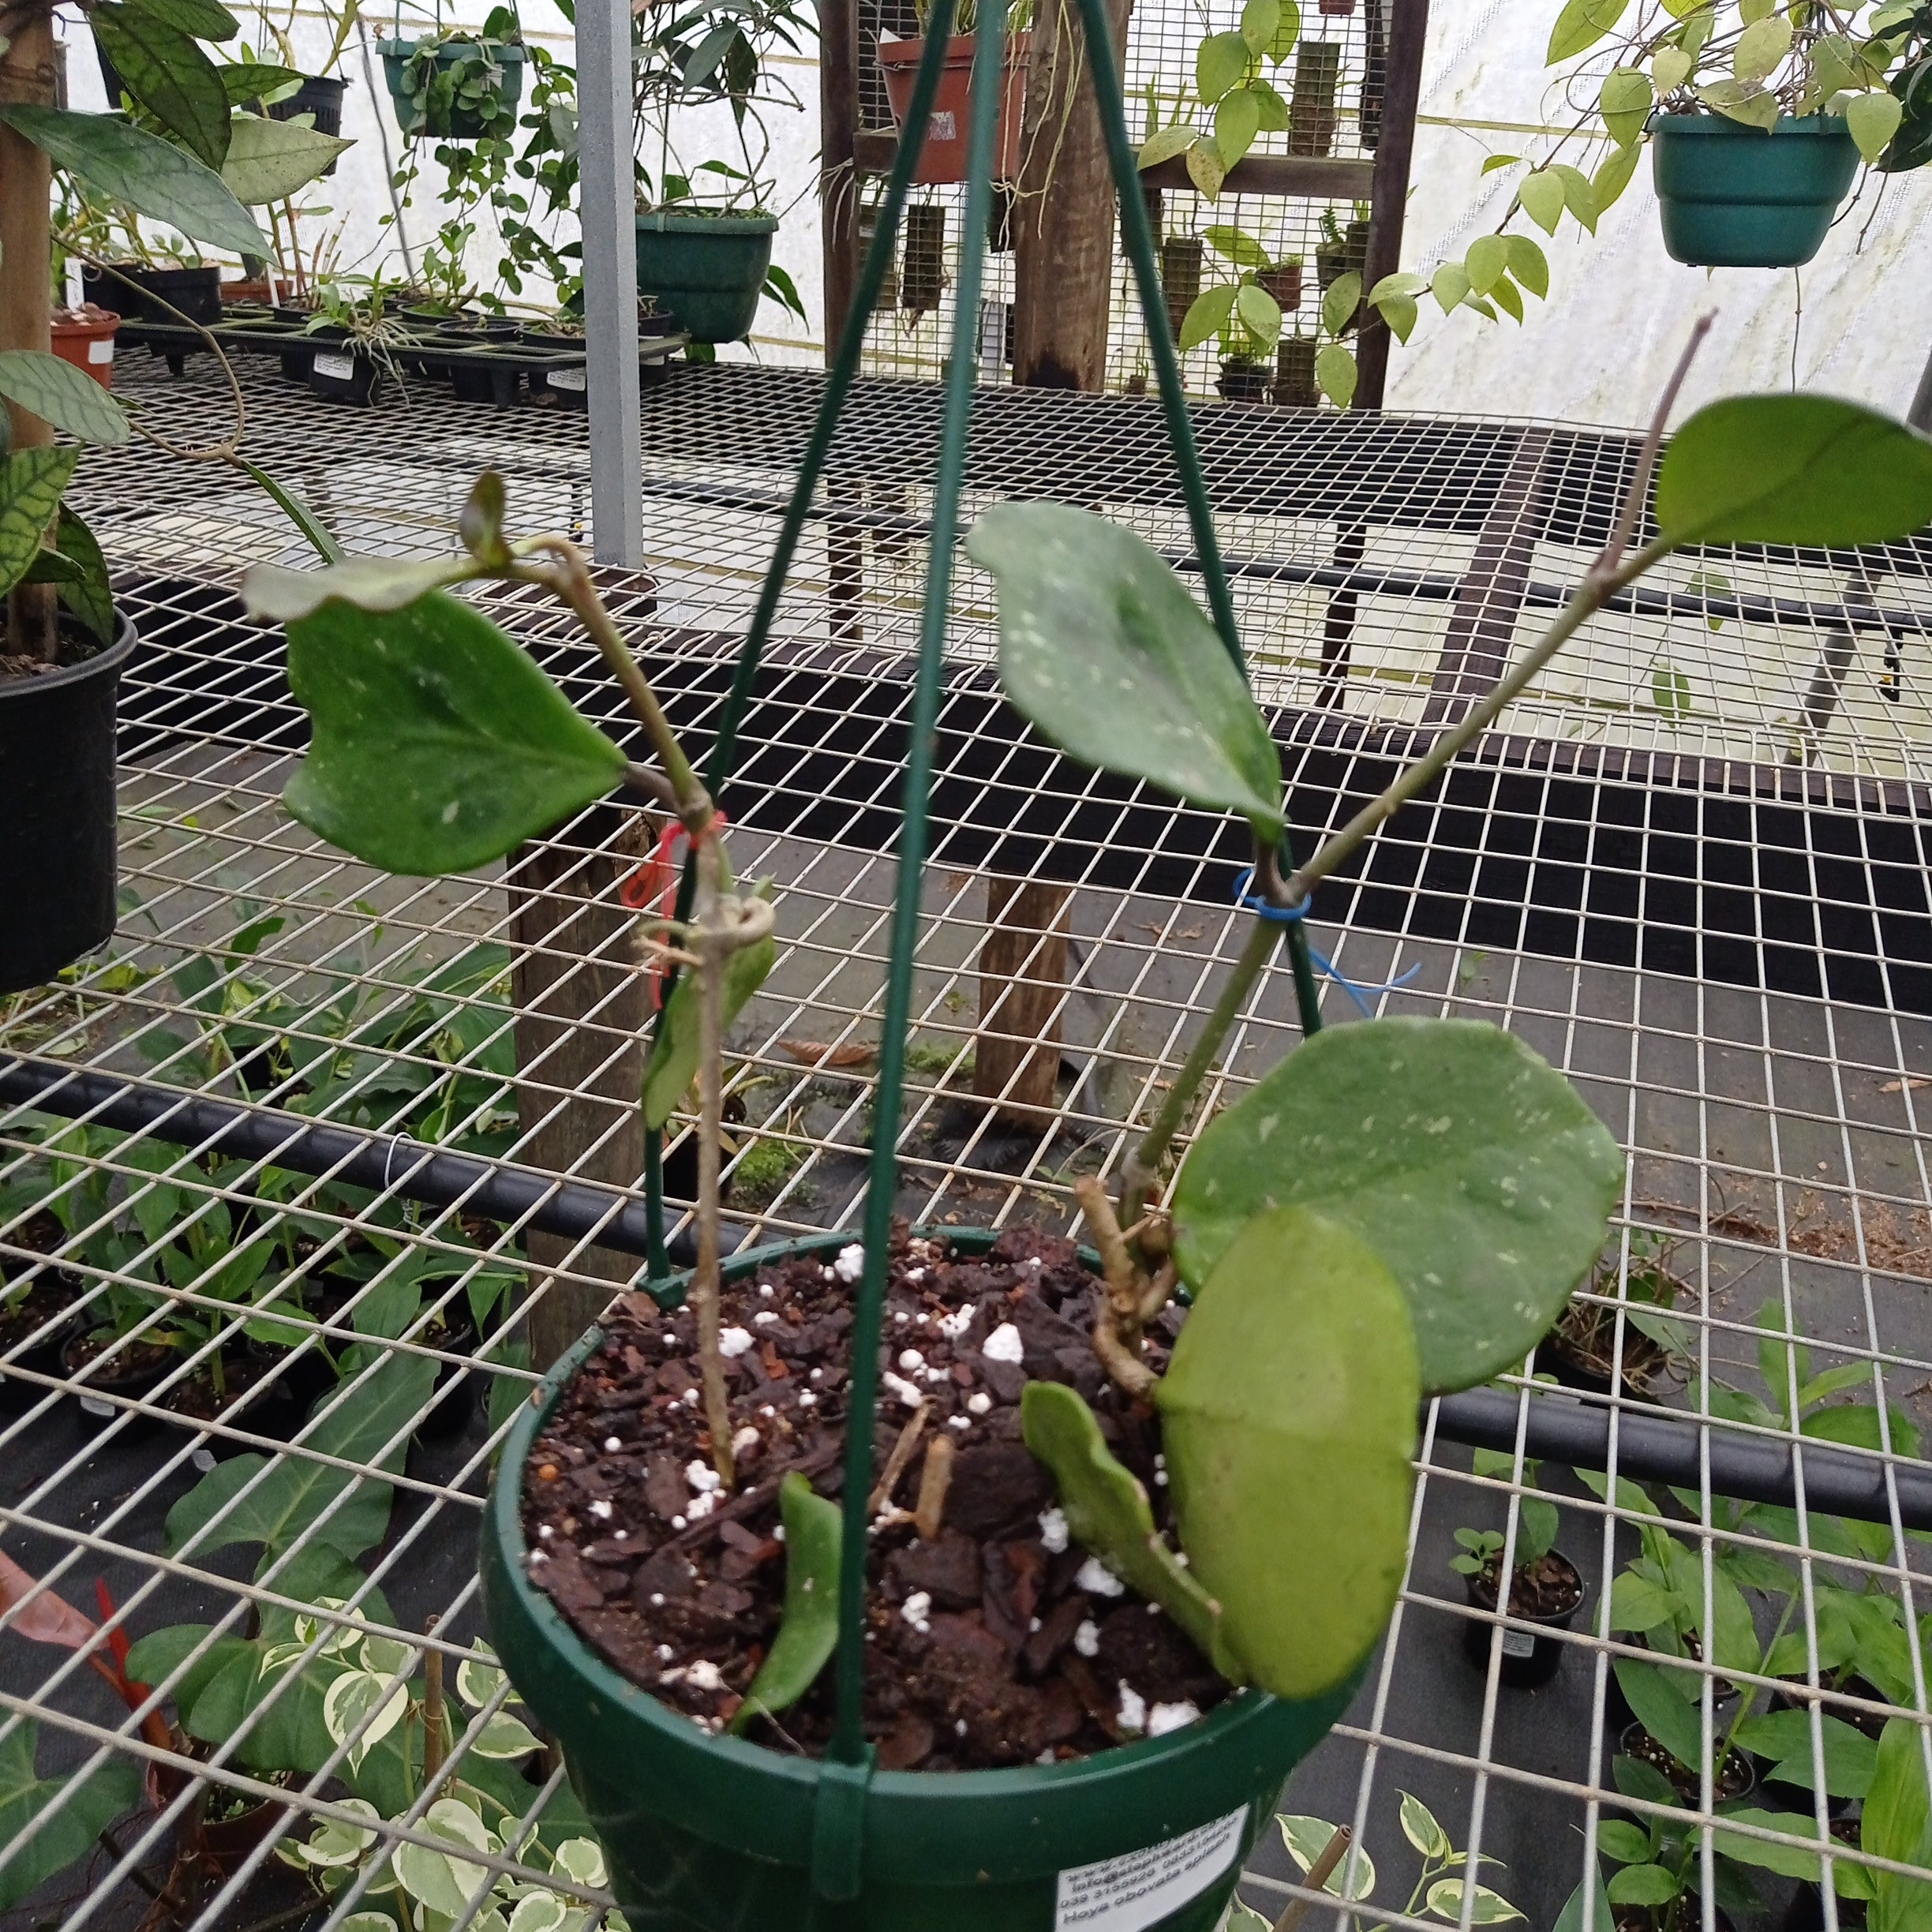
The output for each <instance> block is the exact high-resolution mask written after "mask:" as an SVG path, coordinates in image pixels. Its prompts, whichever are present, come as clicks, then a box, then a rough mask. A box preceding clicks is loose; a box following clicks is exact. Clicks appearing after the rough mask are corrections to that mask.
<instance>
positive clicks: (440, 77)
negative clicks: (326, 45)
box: [376, 39, 523, 140]
mask: <svg viewBox="0 0 1932 1932" xmlns="http://www.w3.org/2000/svg"><path fill="white" fill-rule="evenodd" d="M421 45H422V43H421V41H420V40H402V39H381V40H378V41H377V42H376V52H377V53H378V54H380V55H381V56H382V63H383V73H384V77H385V78H386V79H387V80H388V83H389V99H390V101H391V104H392V105H393V106H394V107H395V118H396V126H397V127H398V128H399V129H400V130H401V132H402V138H403V139H404V140H416V139H417V137H419V136H424V135H426V136H428V137H429V138H430V139H431V140H480V139H481V137H483V136H484V135H485V134H509V133H513V132H514V131H515V127H516V110H517V103H518V102H519V101H520V100H521V99H522V98H523V50H522V48H521V47H519V46H518V45H517V44H516V43H515V41H499V42H495V43H492V44H491V47H490V50H489V51H490V57H491V58H492V59H493V60H494V61H495V62H496V65H497V66H498V68H499V69H500V70H501V72H502V75H503V78H502V80H501V81H500V83H499V84H498V85H497V87H496V89H495V91H494V92H483V93H481V94H471V95H466V94H465V93H464V92H463V91H462V84H461V82H460V80H457V79H455V77H456V75H457V70H458V69H459V68H460V67H461V66H462V65H463V64H464V63H465V62H467V61H469V60H470V58H471V57H472V56H474V54H476V52H477V45H478V43H477V42H475V41H474V40H446V41H444V42H443V43H442V44H441V45H440V46H439V47H437V48H436V54H435V58H436V76H435V78H434V79H432V80H431V82H430V84H429V88H428V90H427V93H426V95H425V97H424V99H422V100H421V102H420V103H419V101H418V99H417V94H416V92H415V91H414V88H412V87H411V85H410V80H411V75H410V67H411V66H412V64H413V63H414V61H415V58H416V54H417V49H418V48H419V47H421ZM452 81H454V83H455V84H452Z"/></svg>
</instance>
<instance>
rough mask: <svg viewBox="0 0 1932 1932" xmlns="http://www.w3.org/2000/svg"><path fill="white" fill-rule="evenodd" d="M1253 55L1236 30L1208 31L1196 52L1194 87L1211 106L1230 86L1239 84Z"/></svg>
mask: <svg viewBox="0 0 1932 1932" xmlns="http://www.w3.org/2000/svg"><path fill="white" fill-rule="evenodd" d="M1251 58H1252V56H1251V54H1249V50H1248V43H1247V42H1246V41H1245V40H1244V39H1242V38H1241V36H1240V35H1239V34H1237V33H1218V34H1209V35H1208V36H1207V38H1206V39H1204V40H1203V41H1202V42H1201V43H1200V46H1199V47H1196V49H1195V51H1194V88H1195V92H1196V93H1197V94H1199V95H1200V98H1201V104H1202V105H1203V106H1204V107H1212V106H1213V105H1214V104H1215V102H1216V101H1218V100H1219V99H1220V98H1221V97H1222V95H1224V94H1225V93H1226V92H1227V91H1228V90H1229V88H1233V87H1238V86H1239V85H1240V84H1241V76H1242V75H1243V74H1245V73H1246V72H1247V71H1248V62H1249V60H1250V59H1251Z"/></svg>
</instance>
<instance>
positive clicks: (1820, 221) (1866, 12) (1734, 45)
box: [1520, 0, 1926, 268]
mask: <svg viewBox="0 0 1932 1932" xmlns="http://www.w3.org/2000/svg"><path fill="white" fill-rule="evenodd" d="M1925 41H1926V36H1925V27H1924V23H1923V20H1922V18H1921V17H1920V15H1919V9H1917V8H1916V7H1915V6H1914V5H1912V4H1911V3H1910V0H1876V3H1875V4H1872V5H1870V6H1866V5H1864V4H1861V5H1859V6H1853V7H1850V8H1848V9H1834V10H1833V11H1832V12H1830V13H1816V12H1814V10H1813V9H1810V8H1808V7H1807V6H1803V4H1802V3H1801V0H1793V3H1792V4H1789V5H1776V4H1774V5H1772V6H1758V5H1755V4H1752V0H1742V3H1740V0H1722V4H1720V5H1718V6H1714V7H1701V8H1698V9H1694V10H1692V11H1691V12H1690V13H1687V15H1686V16H1685V17H1683V18H1682V19H1679V18H1677V17H1674V16H1672V15H1669V14H1668V13H1666V14H1662V15H1658V16H1657V17H1652V16H1650V15H1648V14H1645V15H1642V16H1640V17H1638V20H1637V21H1636V22H1635V24H1634V26H1627V25H1625V24H1623V14H1622V13H1621V11H1620V10H1619V13H1617V14H1616V15H1615V16H1612V14H1611V13H1609V12H1608V10H1607V9H1599V8H1593V6H1590V5H1589V4H1588V0H1571V4H1569V5H1567V6H1565V7H1564V8H1563V10H1562V12H1561V13H1560V14H1559V16H1558V17H1557V20H1556V24H1555V26H1554V27H1553V28H1552V31H1551V35H1550V40H1549V46H1548V52H1547V54H1546V57H1545V58H1547V59H1548V61H1549V62H1550V63H1551V64H1552V66H1556V65H1563V64H1566V63H1569V62H1574V61H1576V60H1577V59H1578V57H1579V56H1586V57H1587V58H1586V60H1585V61H1584V62H1583V65H1582V66H1581V67H1579V68H1577V69H1573V75H1572V84H1573V97H1574V95H1578V94H1580V95H1582V98H1583V99H1584V100H1585V101H1587V102H1589V103H1590V104H1591V106H1592V107H1593V112H1592V113H1591V114H1589V122H1588V125H1587V132H1588V133H1589V134H1590V135H1591V136H1593V137H1608V140H1609V141H1610V143H1611V144H1612V159H1611V161H1610V162H1608V163H1605V164H1604V165H1605V167H1610V166H1612V164H1614V165H1615V166H1616V169H1617V171H1618V174H1619V175H1620V177H1621V178H1622V179H1623V180H1627V179H1628V178H1629V174H1630V172H1631V170H1634V168H1635V167H1636V165H1637V163H1638V156H1639V155H1640V153H1641V151H1642V148H1643V147H1644V146H1645V145H1646V144H1648V145H1649V147H1650V148H1651V152H1652V155H1653V162H1654V165H1655V174H1656V181H1657V200H1658V204H1659V208H1660V211H1661V215H1662V219H1663V228H1664V247H1665V248H1666V249H1668V251H1669V253H1671V255H1672V256H1673V257H1675V258H1676V260H1679V261H1682V262H1689V263H1694V264H1698V265H1700V266H1703V267H1713V268H1738V267H1742V268H1791V267H1795V266H1797V265H1799V264H1803V263H1805V262H1807V261H1809V260H1810V259H1811V258H1812V256H1814V255H1815V254H1816V253H1818V249H1819V247H1820V245H1822V242H1823V241H1824V239H1825V234H1826V232H1827V231H1828V230H1829V228H1830V227H1831V223H1832V219H1833V215H1835V214H1836V212H1837V208H1838V206H1839V204H1840V202H1842V201H1843V200H1844V197H1845V193H1846V191H1847V190H1848V189H1849V188H1850V187H1851V185H1852V178H1853V176H1854V174H1855V173H1856V171H1857V169H1858V167H1859V161H1860V159H1861V158H1863V160H1864V161H1865V162H1866V163H1867V164H1868V165H1872V166H1878V167H1886V168H1892V169H1897V168H1902V167H1913V166H1917V165H1920V164H1922V163H1923V160H1924V159H1926V154H1925V153H1924V152H1920V151H1919V146H1918V144H1917V143H1916V142H1915V140H1910V139H1908V140H1906V141H1905V142H1904V144H1903V145H1902V146H1900V148H1897V150H1896V152H1895V146H1894V144H1895V138H1896V137H1898V136H1899V135H1900V129H1901V126H1902V124H1903V122H1904V115H1905V113H1906V103H1907V99H1908V98H1909V97H1910V95H1911V85H1910V81H1909V80H1908V76H1909V75H1911V73H1913V72H1914V71H1915V68H1916V66H1917V64H1918V62H1919V58H1920V57H1921V56H1922V55H1923V49H1924V46H1925ZM1894 80H1896V82H1897V83H1898V84H1899V88H1900V91H1899V92H1893V85H1892V83H1893V81H1894ZM1916 125H1917V123H1915V126H1916ZM1575 174H1576V170H1574V169H1571V170H1567V174H1565V173H1564V172H1563V170H1560V169H1558V168H1556V167H1555V166H1554V164H1553V159H1552V162H1551V163H1545V164H1544V166H1543V167H1541V168H1539V170H1537V172H1535V173H1534V174H1531V175H1530V176H1529V178H1527V180H1526V182H1525V183H1524V184H1523V188H1522V190H1521V191H1520V192H1521V193H1522V198H1523V201H1524V204H1525V205H1526V206H1527V205H1529V204H1530V201H1531V198H1532V195H1533V196H1534V197H1536V199H1537V203H1538V204H1539V205H1538V206H1537V207H1532V208H1531V210H1530V212H1531V213H1532V215H1533V218H1534V219H1537V220H1538V221H1539V222H1541V223H1542V225H1544V227H1549V228H1552V229H1553V227H1554V223H1555V219H1556V216H1557V215H1559V214H1560V212H1562V209H1563V205H1564V202H1565V200H1566V198H1568V199H1570V200H1571V202H1572V212H1574V213H1576V214H1577V215H1578V218H1579V219H1582V218H1584V216H1585V215H1588V216H1589V225H1591V226H1593V225H1594V216H1595V213H1596V212H1598V211H1599V210H1600V209H1601V206H1602V205H1604V196H1603V195H1602V194H1601V192H1598V193H1593V192H1592V191H1591V185H1590V184H1589V183H1587V182H1582V178H1581V177H1580V176H1578V183H1580V184H1581V185H1582V196H1581V198H1580V199H1578V197H1577V193H1576V188H1575V186H1574V185H1573V184H1572V183H1571V182H1570V180H1569V178H1568V177H1569V176H1572V175H1575ZM1532 184H1534V185H1533V186H1532ZM1618 185H1619V186H1620V185H1621V183H1620V182H1619V183H1618ZM1545 215H1547V216H1548V219H1545Z"/></svg>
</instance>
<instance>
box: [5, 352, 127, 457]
mask: <svg viewBox="0 0 1932 1932" xmlns="http://www.w3.org/2000/svg"><path fill="white" fill-rule="evenodd" d="M0 396H5V397H6V399H7V400H8V401H9V402H17V403H18V404H19V405H20V406H21V408H22V409H27V410H32V411H33V413H34V414H35V415H36V416H38V417H39V418H40V420H41V421H43V423H47V424H49V425H51V426H52V427H53V428H54V429H59V430H62V431H64V432H66V434H67V435H69V436H77V437H78V438H79V439H80V440H81V441H82V442H83V443H98V444H101V445H102V446H103V447H104V448H108V449H112V448H115V447H118V446H119V445H120V444H123V443H125V441H126V440H128V436H129V430H128V422H127V417H126V416H125V414H123V412H122V408H121V406H120V404H119V403H118V402H115V400H114V398H113V397H112V396H110V395H109V394H108V393H107V391H106V390H105V389H103V388H102V387H101V386H100V384H99V383H97V382H96V381H95V380H94V378H93V377H92V376H90V375H88V373H87V372H86V370H84V369H76V368H75V367H74V365H73V364H72V363H71V362H69V361H66V358H63V357H61V356H57V355H49V354H47V351H46V350H43V349H9V350H6V352H5V353H4V354H0Z"/></svg>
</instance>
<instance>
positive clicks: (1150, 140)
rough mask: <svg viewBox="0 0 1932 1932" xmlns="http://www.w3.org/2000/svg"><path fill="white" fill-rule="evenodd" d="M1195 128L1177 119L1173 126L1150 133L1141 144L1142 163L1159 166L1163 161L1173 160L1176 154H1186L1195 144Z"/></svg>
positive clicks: (1144, 165)
mask: <svg viewBox="0 0 1932 1932" xmlns="http://www.w3.org/2000/svg"><path fill="white" fill-rule="evenodd" d="M1194 137H1195V129H1193V127H1191V126H1190V125H1189V124H1188V123H1187V122H1185V121H1177V122H1175V123H1174V125H1173V126H1172V127H1164V128H1162V129H1159V130H1158V131H1157V132H1156V133H1152V134H1150V135H1149V136H1148V137H1147V139H1146V140H1144V141H1143V142H1142V143H1141V144H1140V166H1141V167H1144V168H1151V167H1159V165H1160V164H1161V163H1162V162H1163V161H1171V160H1172V159H1174V156H1175V155H1184V154H1185V153H1186V152H1187V151H1188V150H1189V148H1191V147H1193V144H1194Z"/></svg>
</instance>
